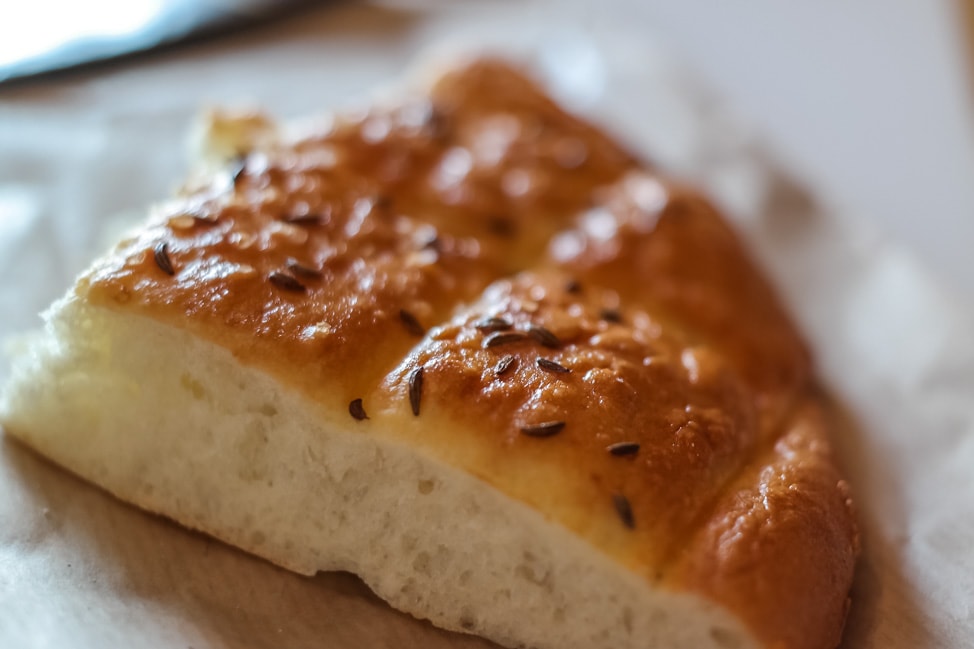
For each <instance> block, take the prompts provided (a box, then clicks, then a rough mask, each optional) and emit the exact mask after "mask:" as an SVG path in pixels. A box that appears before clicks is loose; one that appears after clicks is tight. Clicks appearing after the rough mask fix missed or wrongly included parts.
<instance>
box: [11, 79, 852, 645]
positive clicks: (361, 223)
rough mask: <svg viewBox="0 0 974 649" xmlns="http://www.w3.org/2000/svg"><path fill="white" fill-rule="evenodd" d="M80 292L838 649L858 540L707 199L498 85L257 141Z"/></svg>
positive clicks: (759, 288) (802, 387)
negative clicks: (218, 352)
mask: <svg viewBox="0 0 974 649" xmlns="http://www.w3.org/2000/svg"><path fill="white" fill-rule="evenodd" d="M75 295H76V297H77V299H79V300H82V301H84V302H87V303H89V304H91V305H94V306H96V307H98V308H103V309H109V310H112V311H115V312H118V313H124V314H131V315H133V316H138V317H145V318H150V319H152V320H154V321H157V322H159V323H162V324H164V325H167V326H170V327H175V328H178V329H181V330H184V331H187V332H190V333H191V334H192V335H194V336H198V337H199V338H201V339H202V340H206V341H208V342H210V343H213V344H216V345H218V346H220V347H222V348H224V349H227V350H229V351H230V352H231V353H232V354H233V355H234V357H235V358H237V359H238V360H239V362H240V363H241V364H243V365H245V366H247V367H252V368H256V369H258V370H260V371H262V372H266V373H267V374H268V375H269V376H271V377H274V379H275V380H277V381H279V382H280V383H281V384H282V385H284V386H286V387H287V388H288V389H291V390H294V391H296V392H297V393H298V394H300V395H302V396H303V397H304V398H306V399H308V400H309V401H310V402H313V403H316V404H317V405H318V407H320V408H321V409H322V411H327V412H329V413H332V414H334V413H345V412H348V413H349V414H348V415H347V416H348V417H349V418H350V419H355V420H357V421H361V422H362V423H363V430H364V431H366V432H367V434H369V435H371V436H374V437H375V438H376V439H378V440H383V439H385V440H388V441H390V442H392V443H396V444H407V445H412V446H414V447H415V448H417V449H421V450H422V451H423V452H424V453H427V454H429V455H430V456H431V457H434V458H436V459H437V460H438V461H441V462H444V463H446V464H448V465H451V466H454V467H457V468H459V469H461V470H463V471H465V472H467V473H469V474H471V475H473V476H476V477H477V478H478V479H480V480H482V481H484V482H486V483H488V484H490V485H492V486H493V488H495V489H497V490H498V491H499V492H501V493H503V494H505V495H506V496H507V497H510V498H512V499H514V500H516V501H519V502H521V503H523V504H525V505H527V506H529V507H531V508H534V509H535V510H536V511H538V512H541V513H542V514H543V515H544V516H545V517H546V518H548V519H550V520H551V521H554V522H555V523H557V524H558V525H560V526H562V527H564V528H566V530H568V531H570V532H571V533H574V534H575V535H577V536H579V537H580V538H582V539H584V540H585V541H586V542H587V543H589V544H590V545H591V546H592V547H593V548H594V549H595V550H596V551H597V552H599V553H601V554H603V555H605V556H607V557H609V558H611V559H612V560H614V561H615V562H617V563H618V564H620V565H622V566H624V567H625V568H626V569H627V570H629V571H631V572H632V573H634V574H636V575H639V576H640V577H641V578H642V579H644V580H646V582H647V583H650V584H652V585H653V586H654V587H662V588H668V589H672V590H673V591H674V592H681V591H685V592H691V593H695V594H700V595H703V596H705V597H706V598H708V599H710V600H712V601H714V602H716V603H718V604H719V605H720V606H722V607H724V608H726V609H727V610H730V611H732V612H733V613H734V614H735V615H737V616H738V617H739V618H740V619H741V620H743V621H744V622H745V623H746V624H747V626H748V627H749V628H750V629H751V632H752V633H753V634H754V635H755V636H756V637H757V638H759V639H760V640H761V641H762V642H763V643H764V644H765V646H767V647H776V648H777V647H783V648H789V649H827V648H830V647H833V646H834V645H835V644H836V643H837V642H838V639H839V637H840V635H841V629H842V626H843V624H844V615H845V610H846V606H847V597H848V591H849V587H850V585H851V579H852V574H853V568H854V562H855V557H856V554H857V552H858V546H857V537H856V527H855V522H854V520H855V519H854V515H853V512H852V508H851V501H850V498H849V495H848V489H847V486H846V484H845V483H844V482H843V481H842V479H841V477H840V476H839V474H838V472H837V470H836V468H835V462H834V460H833V459H832V457H831V455H830V452H829V441H828V434H827V430H828V427H827V425H826V423H825V422H824V420H823V419H822V418H821V416H820V414H819V413H818V407H817V406H816V403H817V400H818V397H817V396H816V394H815V386H814V379H813V376H812V373H811V363H810V359H809V354H808V351H807V349H806V347H805V345H804V343H803V342H802V340H801V338H800V336H799V335H798V333H797V332H796V330H795V327H794V326H793V325H792V323H791V322H790V320H789V318H788V317H787V315H786V314H785V312H784V310H783V309H782V308H781V306H780V305H779V303H778V301H777V299H776V297H775V295H774V292H773V290H772V288H771V287H770V286H769V284H768V283H767V281H766V280H765V279H764V278H763V277H762V276H761V274H760V273H759V272H758V270H757V269H756V268H755V267H754V265H753V264H752V263H751V262H750V260H749V259H748V256H747V254H746V252H745V251H744V249H743V247H742V245H741V243H740V242H739V241H738V240H737V238H736V237H735V235H734V234H733V233H732V232H731V230H730V229H729V228H728V227H727V226H726V224H725V223H724V222H723V220H722V219H721V218H720V216H719V214H718V213H717V211H716V210H715V209H714V208H713V207H712V206H711V205H710V204H709V203H708V202H707V201H706V199H705V198H703V197H701V196H700V195H699V194H698V193H696V192H694V191H693V190H691V189H689V188H686V187H684V186H681V185H679V184H677V183H674V182H671V181H669V180H667V179H665V178H664V177H662V176H661V175H659V174H658V173H656V172H654V171H653V170H652V169H650V168H649V167H647V166H646V165H642V164H640V163H639V162H638V161H637V160H636V159H635V158H634V157H633V156H632V155H630V154H629V153H628V152H627V151H625V150H624V149H623V148H622V147H620V146H619V145H617V144H615V143H613V142H612V141H611V140H610V139H609V138H607V137H606V136H604V135H603V134H601V133H600V132H598V131H597V130H596V129H594V128H593V127H591V126H589V125H587V124H585V123H584V122H582V121H580V120H578V119H576V118H574V117H572V116H570V115H568V114H566V113H565V112H563V111H562V110H560V109H559V108H558V107H557V106H556V105H555V104H554V103H553V102H551V100H549V99H548V98H547V97H545V96H544V94H543V93H541V92H540V91H539V90H538V89H537V87H536V86H535V85H534V84H533V83H532V82H531V81H529V80H528V79H527V78H526V77H524V76H522V75H521V74H519V73H518V72H516V71H514V70H512V69H511V68H509V67H508V66H506V65H504V64H502V63H499V62H497V61H491V60H483V61H478V62H475V63H472V64H470V65H468V66H466V67H463V68H461V69H457V70H452V71H449V72H447V73H446V74H444V75H443V76H442V77H440V78H439V79H438V80H437V81H436V82H435V84H433V85H432V87H430V88H429V89H428V92H427V94H425V95H424V94H417V95H412V96H410V97H409V98H407V99H405V100H403V101H402V103H400V104H397V105H394V106H391V107H380V108H375V109H373V110H372V111H370V112H369V113H368V114H366V115H364V116H360V117H357V118H350V117H349V118H339V119H337V120H336V121H335V123H334V125H333V126H332V127H331V128H330V129H329V130H327V131H326V132H321V133H316V134H312V135H305V136H302V137H301V138H298V139H295V140H286V139H285V140H279V141H276V142H274V143H271V144H267V143H265V144H262V145H261V148H259V149H256V150H252V151H250V152H249V153H247V155H246V156H245V157H244V158H243V159H242V160H241V161H239V162H235V163H230V164H228V166H227V169H226V170H225V171H224V172H223V173H218V174H216V175H214V176H213V177H211V178H209V179H208V180H207V181H205V182H203V183H201V184H199V186H195V187H192V188H190V189H189V190H188V191H187V193H186V194H185V195H184V196H182V197H180V198H178V199H176V200H174V201H172V202H170V203H168V204H166V205H164V206H162V207H160V208H159V209H158V210H157V211H156V213H155V215H154V217H153V221H152V223H151V224H150V225H149V226H148V227H147V228H145V229H144V230H142V231H141V232H140V233H139V234H138V235H136V236H135V237H134V238H133V239H131V240H128V241H126V242H123V244H122V245H121V246H120V247H119V248H118V249H117V250H116V251H115V253H113V254H112V255H110V256H108V257H106V258H104V259H102V260H100V261H99V262H97V263H96V265H95V266H94V267H93V269H92V270H91V271H90V272H89V273H87V274H86V275H85V276H84V277H83V278H82V279H81V280H80V281H79V283H78V285H77V286H76V288H75ZM357 400H361V401H358V404H359V405H358V406H356V407H355V409H352V408H351V404H352V403H353V402H355V401H357ZM15 433H16V431H15ZM120 495H121V496H122V497H123V498H126V494H120Z"/></svg>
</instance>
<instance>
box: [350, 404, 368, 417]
mask: <svg viewBox="0 0 974 649" xmlns="http://www.w3.org/2000/svg"><path fill="white" fill-rule="evenodd" d="M348 414H350V415H351V416H352V417H354V418H355V419H357V420H359V421H362V420H363V419H368V418H369V416H368V415H367V414H365V408H363V407H362V400H361V399H352V401H351V403H349V404H348Z"/></svg>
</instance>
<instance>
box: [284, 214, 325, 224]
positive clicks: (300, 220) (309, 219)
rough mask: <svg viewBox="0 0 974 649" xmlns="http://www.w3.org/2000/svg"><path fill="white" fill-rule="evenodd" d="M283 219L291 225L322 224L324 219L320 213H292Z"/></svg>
mask: <svg viewBox="0 0 974 649" xmlns="http://www.w3.org/2000/svg"><path fill="white" fill-rule="evenodd" d="M281 220H282V221H284V222H285V223H290V224H291V225H321V223H322V221H323V219H322V217H321V215H320V214H290V215H286V216H284V217H283V218H282V219H281Z"/></svg>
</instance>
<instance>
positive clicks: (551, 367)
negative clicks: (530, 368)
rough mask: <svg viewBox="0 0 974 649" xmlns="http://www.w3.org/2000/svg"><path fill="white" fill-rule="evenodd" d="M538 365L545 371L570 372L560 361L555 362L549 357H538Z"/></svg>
mask: <svg viewBox="0 0 974 649" xmlns="http://www.w3.org/2000/svg"><path fill="white" fill-rule="evenodd" d="M537 363H538V367H540V368H541V369H543V370H545V371H546V372H554V373H555V374H568V373H570V372H571V370H570V369H568V368H567V367H565V366H564V365H562V364H561V363H556V362H555V361H553V360H551V359H550V358H539V359H538V360H537Z"/></svg>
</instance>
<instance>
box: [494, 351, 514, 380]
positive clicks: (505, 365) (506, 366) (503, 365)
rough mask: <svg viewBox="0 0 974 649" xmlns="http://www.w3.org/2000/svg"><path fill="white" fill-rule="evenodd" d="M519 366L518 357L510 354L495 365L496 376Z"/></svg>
mask: <svg viewBox="0 0 974 649" xmlns="http://www.w3.org/2000/svg"><path fill="white" fill-rule="evenodd" d="M515 367H517V357H516V356H513V355H511V354H508V355H507V356H505V357H504V358H502V359H500V360H499V361H497V365H494V376H503V375H505V374H507V373H508V372H510V371H511V370H513V369H514V368H515Z"/></svg>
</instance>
